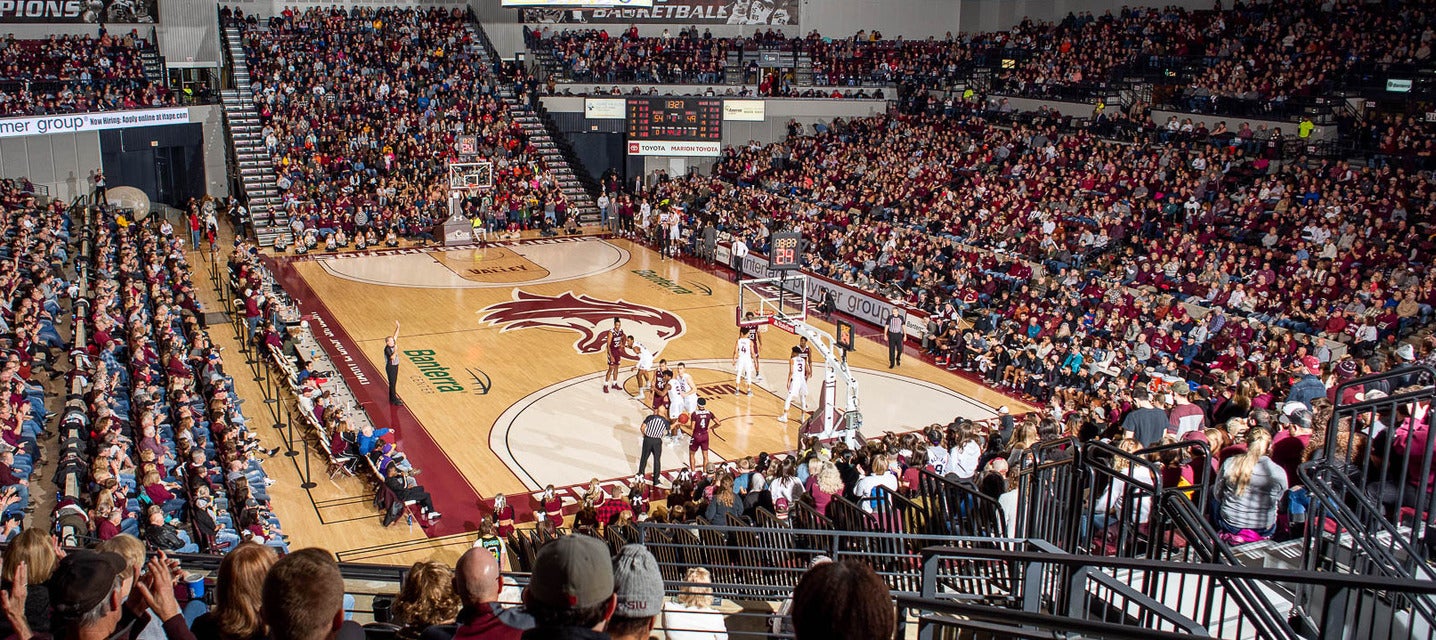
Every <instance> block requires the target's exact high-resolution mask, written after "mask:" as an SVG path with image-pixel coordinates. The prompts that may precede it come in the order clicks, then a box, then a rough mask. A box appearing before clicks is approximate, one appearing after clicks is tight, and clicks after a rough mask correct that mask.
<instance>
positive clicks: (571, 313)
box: [272, 237, 1026, 546]
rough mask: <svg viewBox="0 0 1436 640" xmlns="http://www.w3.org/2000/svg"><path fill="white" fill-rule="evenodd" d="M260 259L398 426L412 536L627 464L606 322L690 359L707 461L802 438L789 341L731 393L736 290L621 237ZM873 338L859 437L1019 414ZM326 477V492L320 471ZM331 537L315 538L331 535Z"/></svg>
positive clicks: (624, 469)
mask: <svg viewBox="0 0 1436 640" xmlns="http://www.w3.org/2000/svg"><path fill="white" fill-rule="evenodd" d="M272 266H273V267H274V271H275V274H276V276H277V277H278V279H279V280H280V283H281V284H282V285H283V286H284V288H285V290H286V291H288V292H290V293H291V294H292V295H293V296H294V297H295V299H296V302H297V303H298V304H299V306H300V309H301V312H302V313H303V314H304V316H305V317H306V318H307V319H308V320H309V322H310V325H311V327H312V328H313V329H314V333H315V335H316V336H318V337H319V339H320V342H321V343H322V344H324V345H325V346H326V348H327V349H328V350H329V351H330V356H331V357H332V358H333V359H334V361H335V362H336V363H337V364H336V367H337V368H338V369H339V371H335V372H333V375H335V376H342V377H343V378H344V379H345V381H346V382H347V383H348V384H349V386H350V387H351V388H352V390H353V391H354V395H355V397H356V398H358V401H359V404H360V405H362V406H361V407H356V408H355V409H356V410H359V409H362V410H363V411H366V412H367V413H368V414H369V417H370V418H371V419H372V420H373V421H374V423H375V424H376V425H377V426H379V427H389V428H393V429H395V432H396V433H395V436H394V438H395V440H396V441H397V442H398V443H399V446H400V449H401V450H403V451H404V452H406V454H407V455H408V456H409V458H410V460H411V461H412V462H413V463H414V465H415V466H417V467H419V468H420V469H422V471H423V473H422V474H421V475H420V476H419V477H418V480H419V481H420V482H421V483H422V484H423V485H424V486H425V487H426V488H427V490H428V491H429V492H430V493H431V494H433V496H434V500H435V502H436V506H437V509H438V510H439V511H441V512H442V513H443V514H444V517H443V519H442V520H440V521H439V523H438V524H437V525H436V526H434V527H432V528H429V529H427V530H420V529H418V528H413V529H412V533H413V534H414V535H415V536H418V535H420V534H421V532H422V534H426V535H428V536H429V537H432V538H443V537H446V536H454V537H457V536H459V535H461V534H464V533H465V532H468V531H473V529H474V526H475V524H476V523H477V522H478V520H479V518H480V516H481V514H482V513H485V512H487V511H488V505H489V504H491V502H492V498H493V496H494V495H495V494H496V493H504V494H506V495H508V496H509V501H510V503H511V504H513V505H514V506H515V508H516V510H518V511H519V512H520V514H521V519H522V515H523V514H526V513H527V512H528V510H529V505H530V504H531V501H530V499H528V498H527V497H518V496H522V495H524V494H529V493H531V492H535V491H539V490H542V489H543V488H544V487H545V486H547V485H553V486H555V487H556V488H558V489H559V492H560V495H563V496H565V498H566V500H571V499H572V498H573V496H575V495H576V493H575V492H573V491H570V490H569V489H568V488H570V487H573V486H574V485H582V484H587V483H588V481H589V480H590V479H592V478H598V479H600V480H613V479H620V478H628V477H631V476H632V475H633V474H634V472H635V471H636V469H637V461H638V455H639V450H640V443H641V437H640V435H639V424H640V422H641V421H642V419H643V418H644V417H645V416H646V415H648V407H649V406H650V405H649V403H648V400H647V399H645V401H644V402H640V401H639V400H638V399H636V398H635V394H636V393H637V383H636V380H635V377H634V365H635V362H634V361H625V362H624V365H623V368H622V369H621V372H622V374H621V375H622V378H621V379H622V380H623V385H624V388H623V392H619V391H616V390H615V391H611V392H604V391H603V385H602V384H601V381H602V379H603V375H604V370H605V366H606V356H605V355H604V353H603V348H602V347H603V341H604V338H605V337H606V335H607V334H606V332H607V331H608V329H609V327H610V326H611V324H612V320H613V319H614V318H620V319H621V320H622V321H623V330H624V331H625V333H627V334H628V335H631V336H634V337H635V339H636V340H637V341H638V342H639V343H642V344H644V345H646V346H647V347H648V348H649V349H650V350H651V351H653V352H655V353H656V356H655V358H656V359H657V358H662V359H666V360H667V361H668V363H669V364H670V366H671V365H675V364H676V363H678V362H684V363H686V365H687V367H688V370H689V372H690V373H691V374H692V375H693V378H694V381H695V382H696V384H697V387H698V389H699V396H700V397H703V398H706V399H707V403H708V404H707V406H708V408H709V409H710V410H711V411H713V412H714V413H715V414H716V415H717V416H718V418H719V419H720V423H719V426H718V427H717V428H716V430H715V431H714V432H713V437H712V456H713V458H714V460H715V461H717V460H732V459H736V458H740V457H743V456H748V455H757V454H759V453H761V452H769V453H780V452H786V451H790V450H793V449H795V448H797V447H798V445H799V433H798V430H799V428H800V426H801V424H802V423H801V421H799V420H797V419H796V418H795V419H794V420H791V421H789V422H786V423H782V422H779V421H778V420H777V416H778V414H779V413H780V412H781V411H782V407H783V400H784V398H785V397H786V395H787V388H786V382H787V381H786V377H787V366H788V361H787V359H788V356H789V352H790V349H791V348H792V347H793V346H795V345H796V344H797V343H798V338H797V337H796V336H795V335H793V334H792V333H789V332H786V331H784V330H782V329H781V328H779V327H774V326H767V327H765V330H764V331H763V332H762V333H761V351H760V354H759V355H760V357H761V359H760V364H759V370H760V373H761V374H762V380H763V381H762V382H760V383H759V384H757V385H755V388H754V393H753V395H751V396H749V395H747V394H741V395H740V394H738V393H737V389H736V387H735V386H734V363H733V349H734V344H735V341H736V340H737V338H738V328H737V326H736V318H737V314H736V313H735V311H736V309H737V305H738V304H739V287H738V285H736V284H734V283H733V282H731V281H729V280H728V279H725V278H724V277H722V276H721V275H718V274H716V273H710V272H708V271H706V270H704V269H701V268H699V267H696V266H691V265H690V264H687V263H685V262H682V261H677V260H665V259H662V258H661V257H660V256H659V255H658V254H657V253H656V252H654V251H651V250H649V249H648V248H646V247H643V246H641V245H637V244H635V243H632V242H629V241H627V240H621V239H604V238H597V237H583V238H562V239H552V240H547V239H532V240H526V241H517V242H512V243H507V244H503V245H501V246H490V247H488V248H476V247H457V248H429V249H419V248H413V249H397V250H387V251H369V252H351V253H342V254H333V255H310V256H303V257H276V258H274V259H273V264H272ZM396 320H398V321H399V322H400V323H401V329H400V331H399V340H398V348H399V352H400V374H399V396H400V398H401V399H402V400H403V401H404V403H405V404H404V406H402V407H397V406H391V405H390V404H389V403H388V400H387V394H388V389H387V384H386V381H385V377H384V373H383V348H384V339H385V338H386V337H387V336H389V335H391V334H392V333H393V330H394V322H395V321H396ZM807 320H808V323H809V324H810V325H811V326H812V327H814V328H815V329H818V330H819V331H826V332H829V333H831V332H833V331H834V327H833V325H831V324H829V323H827V322H824V321H823V320H821V319H819V318H816V317H813V316H812V315H809V317H808V319H807ZM877 333H878V329H876V328H874V327H862V326H860V327H858V335H859V338H858V339H857V344H856V349H855V350H854V351H852V352H850V353H848V356H847V358H848V364H849V371H850V372H851V375H852V377H853V378H854V379H856V381H857V382H858V387H859V390H860V394H859V397H860V403H861V404H860V409H861V414H862V416H863V423H864V424H863V427H862V431H863V433H864V434H865V435H868V436H872V435H875V434H880V433H882V432H884V431H893V432H904V431H911V430H915V429H920V428H923V427H925V426H928V425H930V424H933V423H944V424H945V423H947V422H950V421H951V420H952V419H953V418H955V417H966V418H971V419H983V418H988V417H991V416H993V415H995V412H996V408H997V406H999V405H1002V404H1008V405H1009V406H1011V407H1012V408H1013V410H1014V411H1021V410H1025V409H1026V406H1025V405H1023V404H1021V403H1020V402H1017V401H1014V400H1012V399H1009V398H1007V397H1005V396H1002V395H1000V394H998V393H996V392H993V391H991V390H989V389H987V388H985V387H982V386H980V385H978V384H975V383H974V382H972V381H971V380H969V379H966V378H963V377H960V376H957V375H953V374H952V373H951V372H948V371H945V370H941V369H939V368H936V367H933V366H931V365H930V364H927V363H924V362H921V361H920V360H919V359H918V358H916V357H909V358H908V359H906V360H905V361H904V363H903V365H902V366H901V367H900V368H897V369H888V368H887V349H886V346H885V345H884V344H882V343H880V342H878V341H874V340H870V339H867V336H872V335H875V334H877ZM813 359H814V362H813V368H814V369H816V372H815V373H814V374H813V378H812V380H811V382H810V388H809V395H808V402H809V407H810V408H814V407H816V406H817V403H818V395H819V394H820V393H821V390H822V386H823V385H822V379H823V375H824V371H823V369H824V363H823V359H822V357H821V356H820V355H819V350H817V349H815V350H814V352H813ZM650 395H651V394H650ZM793 415H794V416H796V415H797V411H796V410H794V411H793ZM662 462H663V467H664V469H665V470H666V471H669V472H672V471H674V470H677V469H679V468H681V467H683V466H685V465H686V464H687V462H688V447H687V444H686V442H681V441H680V442H675V443H674V444H671V445H668V446H666V447H665V450H664V452H663V458H662ZM700 464H701V458H700ZM320 475H321V477H320V478H318V479H317V481H318V482H320V483H321V489H322V488H323V485H324V484H327V483H326V481H325V480H324V478H322V474H320ZM313 497H314V496H313V492H312V491H311V498H313ZM319 502H320V501H318V500H316V508H318V507H319V506H320V505H319ZM321 520H322V518H321ZM372 520H373V523H372V525H371V524H361V523H360V522H356V521H353V520H350V519H348V518H344V519H342V520H340V521H339V522H336V523H335V524H336V525H338V526H343V527H354V526H364V527H368V526H373V527H375V528H376V529H377V527H378V517H377V515H376V516H375V517H373V518H372ZM306 533H307V532H306ZM316 533H318V534H319V535H324V534H323V533H322V532H316ZM306 537H307V536H306ZM338 537H339V538H341V539H347V537H348V536H347V534H346V535H343V536H338ZM382 537H383V538H390V537H391V536H387V535H385V536H382ZM334 539H335V538H333V537H330V538H326V540H327V541H328V542H329V544H330V545H331V546H333V545H334V541H333V540H334ZM341 546H342V545H341Z"/></svg>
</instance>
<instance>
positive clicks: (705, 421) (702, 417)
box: [688, 398, 718, 469]
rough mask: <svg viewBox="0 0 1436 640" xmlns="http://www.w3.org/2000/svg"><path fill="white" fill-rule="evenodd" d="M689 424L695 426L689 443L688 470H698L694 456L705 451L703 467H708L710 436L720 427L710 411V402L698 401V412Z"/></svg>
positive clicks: (703, 399)
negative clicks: (710, 433)
mask: <svg viewBox="0 0 1436 640" xmlns="http://www.w3.org/2000/svg"><path fill="white" fill-rule="evenodd" d="M691 418H692V419H691V420H690V421H689V424H691V425H693V435H692V439H691V440H689V441H688V468H689V469H696V468H697V467H695V466H694V465H693V462H694V458H695V456H694V455H693V454H695V453H698V451H699V450H700V449H701V450H703V467H704V468H707V467H708V434H709V432H710V431H712V430H713V429H714V428H715V427H717V426H718V418H717V417H716V416H714V415H713V412H712V411H709V410H708V400H707V399H706V398H699V399H698V410H697V411H694V412H693V413H692V414H691Z"/></svg>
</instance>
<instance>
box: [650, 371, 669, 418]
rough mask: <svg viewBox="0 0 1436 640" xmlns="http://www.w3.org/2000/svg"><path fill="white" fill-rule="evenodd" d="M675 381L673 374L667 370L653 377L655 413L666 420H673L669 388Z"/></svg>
mask: <svg viewBox="0 0 1436 640" xmlns="http://www.w3.org/2000/svg"><path fill="white" fill-rule="evenodd" d="M672 380H673V372H672V371H668V370H667V369H663V370H660V371H659V372H658V373H656V374H654V376H653V412H654V413H656V414H658V415H661V416H663V417H665V418H672V417H673V413H672V412H671V411H670V410H669V406H668V405H669V400H670V398H671V396H669V394H668V387H669V386H670V385H671V381H672Z"/></svg>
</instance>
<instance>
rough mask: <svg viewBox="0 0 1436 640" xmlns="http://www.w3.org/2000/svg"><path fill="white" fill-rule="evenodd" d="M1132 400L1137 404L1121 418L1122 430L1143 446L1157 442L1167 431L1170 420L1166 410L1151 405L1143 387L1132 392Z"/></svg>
mask: <svg viewBox="0 0 1436 640" xmlns="http://www.w3.org/2000/svg"><path fill="white" fill-rule="evenodd" d="M1132 401H1133V402H1134V403H1135V404H1136V405H1137V408H1135V409H1133V410H1132V412H1131V413H1128V414H1127V417H1126V418H1124V419H1123V420H1122V432H1123V433H1124V434H1125V436H1126V437H1127V438H1132V439H1135V440H1136V441H1137V442H1138V443H1140V444H1141V445H1142V446H1143V447H1150V446H1152V445H1154V444H1157V441H1158V440H1161V439H1162V436H1163V435H1165V434H1166V433H1167V427H1168V426H1169V425H1170V421H1169V420H1168V419H1167V412H1166V411H1163V410H1161V409H1158V408H1156V407H1154V406H1152V396H1151V394H1150V393H1149V392H1148V391H1147V390H1146V389H1143V388H1139V389H1137V390H1135V391H1133V392H1132Z"/></svg>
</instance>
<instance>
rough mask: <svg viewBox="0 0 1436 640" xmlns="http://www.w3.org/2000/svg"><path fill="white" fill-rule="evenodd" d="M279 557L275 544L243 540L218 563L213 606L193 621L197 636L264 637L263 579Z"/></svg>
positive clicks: (214, 639) (221, 639) (208, 639)
mask: <svg viewBox="0 0 1436 640" xmlns="http://www.w3.org/2000/svg"><path fill="white" fill-rule="evenodd" d="M278 559H279V555H278V554H277V553H276V552H275V550H274V547H271V546H269V545H263V544H258V543H254V542H244V543H240V545H239V546H237V547H235V548H234V550H233V551H230V552H229V553H228V554H226V555H225V556H224V560H223V561H222V562H220V563H219V576H218V579H217V580H216V581H215V602H214V608H213V609H211V610H209V611H208V612H206V613H205V614H204V615H201V616H200V617H198V618H196V619H195V621H194V624H192V625H190V631H191V632H193V633H194V636H195V638H196V640H263V638H264V637H265V636H264V621H263V620H262V619H261V618H260V611H259V606H260V601H261V600H260V599H261V596H262V595H263V592H264V579H265V577H266V576H268V575H269V570H270V568H271V567H273V566H274V563H275V562H276V561H277V560H278Z"/></svg>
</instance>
